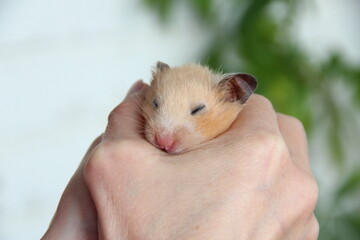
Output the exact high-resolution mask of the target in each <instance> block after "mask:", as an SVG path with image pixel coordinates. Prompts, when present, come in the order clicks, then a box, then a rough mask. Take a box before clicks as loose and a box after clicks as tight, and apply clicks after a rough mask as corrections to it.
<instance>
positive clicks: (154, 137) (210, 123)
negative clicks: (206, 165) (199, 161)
mask: <svg viewBox="0 0 360 240" xmlns="http://www.w3.org/2000/svg"><path fill="white" fill-rule="evenodd" d="M152 73H153V74H152V80H151V83H150V88H149V89H148V91H147V92H146V96H145V100H144V103H143V105H142V113H143V116H144V121H145V126H144V135H145V138H146V139H147V140H148V141H149V142H150V143H152V144H153V145H154V146H156V147H158V148H159V149H161V150H163V151H165V152H167V153H173V154H174V153H181V152H184V151H189V150H191V149H194V148H195V147H196V146H197V145H199V144H200V143H203V142H205V141H208V140H210V139H213V138H215V137H216V136H218V135H219V134H221V133H223V132H224V131H226V130H227V129H228V128H229V127H230V125H231V124H232V123H233V122H234V120H235V118H236V117H237V115H238V113H239V112H240V111H241V109H242V108H243V105H244V104H245V102H246V101H247V100H248V98H249V97H250V95H251V94H252V93H253V92H254V90H255V89H256V86H257V81H256V79H255V78H254V77H253V76H251V75H250V74H246V73H231V74H219V73H213V72H211V71H210V70H209V68H207V67H206V66H202V65H199V64H187V65H184V66H181V67H170V66H169V65H167V64H165V63H162V62H157V64H156V67H155V68H154V70H153V72H152Z"/></svg>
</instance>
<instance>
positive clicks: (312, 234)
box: [304, 214, 320, 240]
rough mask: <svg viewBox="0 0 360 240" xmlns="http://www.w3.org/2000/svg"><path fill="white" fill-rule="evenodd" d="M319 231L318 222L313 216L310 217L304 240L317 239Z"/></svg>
mask: <svg viewBox="0 0 360 240" xmlns="http://www.w3.org/2000/svg"><path fill="white" fill-rule="evenodd" d="M319 230H320V227H319V222H318V220H317V219H316V217H315V215H314V214H313V215H312V217H311V220H310V223H309V226H308V231H307V234H306V237H305V238H304V239H306V240H316V239H318V236H319Z"/></svg>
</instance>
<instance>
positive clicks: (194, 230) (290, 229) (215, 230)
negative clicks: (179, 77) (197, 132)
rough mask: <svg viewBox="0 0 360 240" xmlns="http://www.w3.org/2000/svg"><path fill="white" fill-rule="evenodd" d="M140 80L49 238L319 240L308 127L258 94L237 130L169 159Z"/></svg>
mask: <svg viewBox="0 0 360 240" xmlns="http://www.w3.org/2000/svg"><path fill="white" fill-rule="evenodd" d="M147 87H148V86H147V85H145V84H143V83H141V82H138V83H137V84H135V86H133V88H132V89H131V90H130V92H129V94H128V96H127V97H126V99H125V100H124V101H123V102H122V103H121V104H120V105H119V106H117V107H116V108H115V109H114V110H113V111H112V113H111V114H110V115H109V121H108V126H107V128H106V131H105V133H104V134H103V135H102V136H100V137H99V138H97V139H96V140H95V141H94V143H93V144H92V145H91V147H90V148H89V150H88V152H87V153H86V155H85V157H84V159H83V161H82V162H81V164H80V166H79V168H78V170H77V171H76V172H75V174H74V176H73V177H72V179H71V180H70V182H69V184H68V186H67V187H66V189H65V191H64V193H63V196H62V198H61V200H60V203H59V206H58V209H57V211H56V213H55V216H54V218H53V221H52V223H51V224H50V226H49V228H48V230H47V232H46V233H45V235H44V236H43V238H42V239H124V240H125V239H157V240H161V239H209V240H211V239H252V240H253V239H261V240H263V239H292V240H293V239H317V236H318V231H319V225H318V222H317V219H316V217H315V216H314V208H315V205H316V202H317V196H318V189H317V184H316V181H315V180H314V177H313V175H312V173H311V169H310V165H309V159H308V150H307V141H306V135H305V131H304V129H303V126H302V124H301V123H300V122H299V121H298V120H297V119H295V118H292V117H289V116H286V115H282V114H277V113H276V112H275V111H274V109H273V107H272V105H271V103H270V102H269V101H268V100H267V99H266V98H264V97H262V96H259V95H254V96H252V97H251V98H250V99H249V101H248V103H247V105H246V106H245V107H244V109H243V110H242V112H241V113H240V114H239V116H238V118H237V119H236V120H235V122H234V123H233V125H232V126H231V128H230V129H229V130H228V131H227V132H225V133H224V134H222V135H220V136H218V137H217V138H215V139H213V140H211V141H208V142H206V143H204V144H202V145H200V146H199V147H198V148H197V149H195V150H192V151H189V152H186V153H182V154H178V155H169V154H167V153H164V152H162V151H160V150H158V149H157V148H155V147H154V146H152V145H151V144H149V143H148V142H147V141H146V140H144V138H143V136H142V125H141V121H142V120H141V113H140V111H139V110H140V104H141V100H142V99H143V97H144V93H145V92H146V89H147Z"/></svg>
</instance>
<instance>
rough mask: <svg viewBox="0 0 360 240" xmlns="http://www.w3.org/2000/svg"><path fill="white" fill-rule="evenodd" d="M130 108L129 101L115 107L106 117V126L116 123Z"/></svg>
mask: <svg viewBox="0 0 360 240" xmlns="http://www.w3.org/2000/svg"><path fill="white" fill-rule="evenodd" d="M130 108H131V103H130V102H129V101H123V102H122V103H120V104H119V105H118V106H116V107H115V108H114V109H113V110H112V111H111V112H110V114H109V116H108V124H109V125H112V124H114V123H116V122H117V120H118V118H119V117H120V116H122V115H125V114H126V113H127V112H129V110H130Z"/></svg>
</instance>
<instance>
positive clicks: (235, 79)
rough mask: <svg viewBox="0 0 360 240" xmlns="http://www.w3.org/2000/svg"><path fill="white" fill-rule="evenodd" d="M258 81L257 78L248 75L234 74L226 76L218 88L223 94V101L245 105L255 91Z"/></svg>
mask: <svg viewBox="0 0 360 240" xmlns="http://www.w3.org/2000/svg"><path fill="white" fill-rule="evenodd" d="M256 86H257V81H256V79H255V77H253V76H251V75H250V74H246V73H232V74H229V75H226V76H225V77H224V78H223V79H222V80H221V81H220V82H219V83H218V88H219V90H220V93H221V94H223V97H222V99H223V100H224V101H227V102H240V103H242V104H244V103H245V102H246V101H247V100H248V99H249V97H250V95H251V94H252V93H253V92H254V91H255V89H256Z"/></svg>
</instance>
